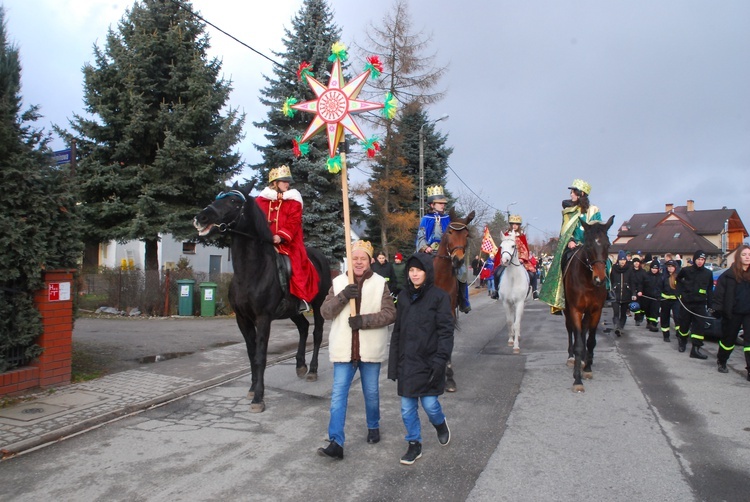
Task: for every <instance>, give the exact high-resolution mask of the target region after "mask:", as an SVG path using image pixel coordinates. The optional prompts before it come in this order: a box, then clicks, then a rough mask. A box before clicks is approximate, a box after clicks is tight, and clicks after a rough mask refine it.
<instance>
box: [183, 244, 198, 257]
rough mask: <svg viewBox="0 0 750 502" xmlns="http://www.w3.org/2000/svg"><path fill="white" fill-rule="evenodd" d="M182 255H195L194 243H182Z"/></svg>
mask: <svg viewBox="0 0 750 502" xmlns="http://www.w3.org/2000/svg"><path fill="white" fill-rule="evenodd" d="M182 254H195V242H183V243H182Z"/></svg>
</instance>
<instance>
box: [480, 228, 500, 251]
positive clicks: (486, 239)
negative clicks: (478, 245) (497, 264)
mask: <svg viewBox="0 0 750 502" xmlns="http://www.w3.org/2000/svg"><path fill="white" fill-rule="evenodd" d="M482 251H483V252H485V253H487V254H488V255H492V256H494V255H495V254H497V246H496V245H495V241H494V240H493V239H492V236H491V235H490V229H489V228H487V226H486V225H485V227H484V235H483V236H482Z"/></svg>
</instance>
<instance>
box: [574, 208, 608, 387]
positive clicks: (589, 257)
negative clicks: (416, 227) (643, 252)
mask: <svg viewBox="0 0 750 502" xmlns="http://www.w3.org/2000/svg"><path fill="white" fill-rule="evenodd" d="M614 220H615V217H614V215H612V216H610V218H609V220H607V222H606V223H602V222H592V223H586V222H585V221H584V222H582V224H583V229H584V233H583V235H584V239H583V246H581V247H579V248H578V249H576V250H575V251H574V252H573V255H572V256H571V257H570V259H569V260H568V262H567V264H566V265H565V268H564V269H563V288H564V290H565V311H564V312H565V327H566V328H567V330H568V363H570V362H571V360H572V362H573V391H574V392H584V388H583V381H582V380H581V366H582V365H583V377H584V378H592V376H593V373H592V366H593V364H594V347H596V328H597V325H598V324H599V318H600V317H601V315H602V308H603V307H604V301H605V300H606V299H607V288H606V281H607V255H608V253H609V237H607V231H608V230H609V227H611V226H612V223H613V222H614Z"/></svg>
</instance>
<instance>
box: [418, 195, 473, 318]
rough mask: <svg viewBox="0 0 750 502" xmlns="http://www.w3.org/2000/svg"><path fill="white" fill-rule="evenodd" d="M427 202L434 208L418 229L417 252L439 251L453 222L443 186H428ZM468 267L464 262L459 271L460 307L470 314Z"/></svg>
mask: <svg viewBox="0 0 750 502" xmlns="http://www.w3.org/2000/svg"><path fill="white" fill-rule="evenodd" d="M427 203H428V204H429V205H430V209H431V210H432V211H431V212H430V213H429V214H425V215H424V216H423V217H422V221H420V222H419V230H417V246H416V248H417V252H423V253H429V254H433V253H437V250H438V247H440V240H441V239H442V238H443V234H444V233H445V231H446V230H447V229H448V225H450V223H451V217H450V215H449V214H446V212H445V207H446V205H447V204H448V198H447V197H446V196H445V192H444V191H443V187H442V186H440V185H433V186H430V187H427ZM467 271H468V267H467V266H466V264H465V263H464V264H463V265H462V266H461V269H460V270H459V271H458V273H457V275H458V282H459V288H458V289H459V295H458V300H459V309H460V310H461V312H463V313H465V314H468V313H469V312H470V311H471V304H470V303H469V285H468V284H467V281H466V275H467Z"/></svg>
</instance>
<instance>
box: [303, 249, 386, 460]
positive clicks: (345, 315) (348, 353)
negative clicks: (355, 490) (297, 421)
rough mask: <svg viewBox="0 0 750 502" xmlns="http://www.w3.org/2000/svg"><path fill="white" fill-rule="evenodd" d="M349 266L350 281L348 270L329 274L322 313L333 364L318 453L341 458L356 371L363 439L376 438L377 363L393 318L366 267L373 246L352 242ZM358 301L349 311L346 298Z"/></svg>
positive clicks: (382, 284)
mask: <svg viewBox="0 0 750 502" xmlns="http://www.w3.org/2000/svg"><path fill="white" fill-rule="evenodd" d="M351 256H352V258H351V261H352V263H351V267H352V272H353V273H354V283H353V284H349V283H348V282H349V278H348V277H347V275H346V274H341V275H339V276H337V277H336V278H334V279H333V285H332V286H331V289H330V291H328V296H326V299H325V301H323V305H322V306H321V307H320V314H321V315H322V316H323V318H324V319H326V320H333V322H332V323H331V331H330V334H329V335H328V354H329V357H330V359H331V362H332V363H333V390H332V392H331V417H330V420H329V422H328V439H329V441H330V442H329V444H328V446H327V447H326V448H319V449H318V454H320V455H321V456H325V457H331V458H334V459H342V458H344V439H345V437H344V426H345V423H346V409H347V406H348V402H349V401H348V400H349V388H350V387H351V384H352V380H353V379H354V376H355V375H356V373H357V370H359V376H360V380H361V383H362V394H363V395H364V399H365V418H366V420H367V442H368V443H377V442H379V441H380V388H379V378H380V365H381V363H382V362H383V361H385V360H386V358H387V357H388V325H389V324H392V323H393V322H394V321H395V320H396V307H395V306H394V305H393V299H392V298H391V295H390V291H389V290H388V284H387V283H386V281H385V279H383V278H382V277H381V276H379V275H378V274H375V273H373V271H372V269H371V268H370V262H371V261H372V245H371V244H370V243H369V242H367V241H362V240H359V241H356V242H354V244H352V253H351ZM352 299H354V300H355V302H356V312H357V315H354V316H352V315H351V309H350V306H349V305H350V300H352Z"/></svg>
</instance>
